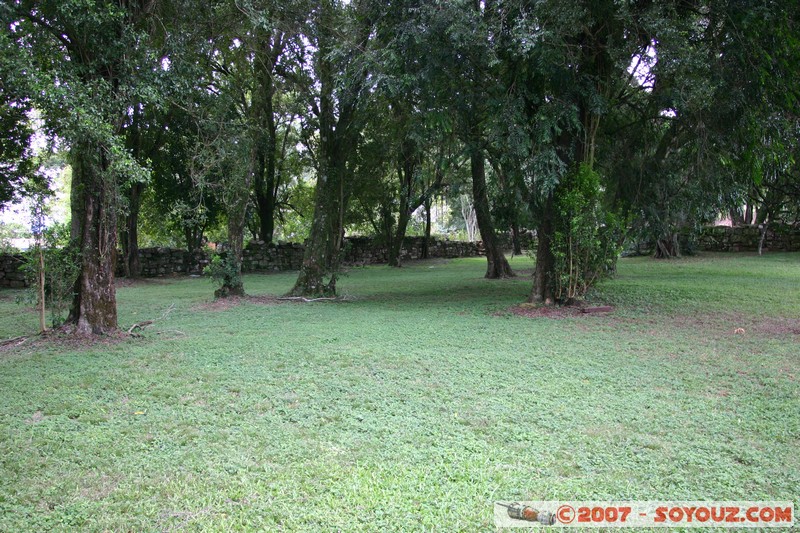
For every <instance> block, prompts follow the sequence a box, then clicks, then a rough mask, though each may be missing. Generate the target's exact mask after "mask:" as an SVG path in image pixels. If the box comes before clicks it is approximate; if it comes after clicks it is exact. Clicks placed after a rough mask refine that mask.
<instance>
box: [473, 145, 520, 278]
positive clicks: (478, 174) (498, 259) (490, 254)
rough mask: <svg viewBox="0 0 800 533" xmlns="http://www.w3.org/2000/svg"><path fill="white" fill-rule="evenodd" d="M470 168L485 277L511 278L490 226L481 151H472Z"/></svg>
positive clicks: (511, 275) (484, 168)
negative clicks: (484, 253)
mask: <svg viewBox="0 0 800 533" xmlns="http://www.w3.org/2000/svg"><path fill="white" fill-rule="evenodd" d="M470 168H471V171H472V200H473V202H474V204H475V216H476V218H477V220H478V230H479V231H480V233H481V240H482V241H483V248H484V250H485V251H486V262H487V265H486V276H485V277H487V278H490V279H497V278H508V277H513V276H514V273H513V272H512V271H511V266H509V264H508V261H507V260H506V257H505V255H504V254H503V250H502V249H501V248H500V246H499V245H498V243H497V237H496V236H495V234H494V226H493V224H492V215H491V212H490V209H489V196H488V194H487V192H486V166H485V162H484V159H483V151H482V150H480V149H473V150H472V153H471V154H470Z"/></svg>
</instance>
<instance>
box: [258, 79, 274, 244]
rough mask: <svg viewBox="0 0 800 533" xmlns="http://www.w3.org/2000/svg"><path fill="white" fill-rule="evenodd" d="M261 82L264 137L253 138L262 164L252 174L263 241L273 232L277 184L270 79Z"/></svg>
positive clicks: (270, 238) (269, 238)
mask: <svg viewBox="0 0 800 533" xmlns="http://www.w3.org/2000/svg"><path fill="white" fill-rule="evenodd" d="M264 78H266V80H265V81H263V82H262V83H263V84H264V85H266V87H264V88H263V90H264V91H266V92H267V94H265V95H264V101H263V106H264V109H263V111H262V113H263V119H262V120H263V121H264V124H265V130H266V131H265V133H266V138H265V139H263V140H262V139H255V141H256V142H258V143H259V150H260V151H261V153H260V154H259V155H260V156H261V161H262V165H261V168H260V169H259V172H258V173H257V174H256V175H255V176H254V184H255V196H256V207H257V208H258V221H259V235H258V236H259V238H260V239H261V240H262V241H264V242H272V238H273V234H274V233H275V206H276V204H277V195H278V184H277V175H276V172H275V170H276V165H275V158H276V150H277V141H276V135H277V127H276V125H275V116H274V114H273V106H272V93H273V92H274V90H273V88H272V81H271V79H270V77H269V76H264Z"/></svg>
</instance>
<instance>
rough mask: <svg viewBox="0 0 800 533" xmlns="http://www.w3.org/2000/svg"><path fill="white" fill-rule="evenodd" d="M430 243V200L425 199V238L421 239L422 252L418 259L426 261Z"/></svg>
mask: <svg viewBox="0 0 800 533" xmlns="http://www.w3.org/2000/svg"><path fill="white" fill-rule="evenodd" d="M430 242H431V199H430V198H426V199H425V238H424V239H422V251H421V252H420V257H421V258H422V259H427V258H428V254H429V253H430V252H429V248H430Z"/></svg>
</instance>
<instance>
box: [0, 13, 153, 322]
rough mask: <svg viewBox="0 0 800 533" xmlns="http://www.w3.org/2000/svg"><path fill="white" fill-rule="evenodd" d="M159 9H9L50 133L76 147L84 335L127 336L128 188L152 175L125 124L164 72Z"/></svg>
mask: <svg viewBox="0 0 800 533" xmlns="http://www.w3.org/2000/svg"><path fill="white" fill-rule="evenodd" d="M157 5H158V4H157V3H156V2H152V1H144V0H142V1H137V2H128V1H124V2H123V1H117V2H110V1H109V2H98V3H92V4H86V3H85V2H79V1H77V0H66V1H57V2H56V1H44V2H32V1H28V0H17V1H13V2H6V3H4V4H3V7H2V8H0V9H1V11H0V14H1V16H2V18H3V22H4V26H5V27H6V28H11V29H10V32H11V38H12V39H13V40H14V41H15V42H16V44H17V46H18V47H19V50H21V51H23V52H24V53H29V54H30V55H31V57H32V58H33V60H34V61H35V70H34V71H32V72H31V75H32V77H34V78H35V83H36V84H37V85H38V86H37V91H36V92H35V95H32V96H34V97H35V100H34V103H35V105H36V107H37V108H38V109H41V111H42V113H43V117H44V119H45V122H46V125H47V128H48V131H49V132H50V133H51V135H57V136H58V137H59V138H60V139H63V140H64V141H65V142H66V143H67V144H68V145H69V150H70V164H71V166H72V176H73V183H72V198H71V206H72V207H71V208H72V228H71V235H72V240H73V242H74V243H75V246H77V248H78V250H79V251H80V257H81V270H80V274H79V276H78V279H77V281H76V283H75V298H74V301H73V304H72V308H71V310H70V316H69V320H68V321H69V322H70V323H71V324H73V325H74V327H75V330H76V331H77V332H79V333H93V334H102V333H110V332H113V331H114V330H115V329H116V328H117V309H116V297H115V290H114V262H115V255H116V245H117V232H116V228H117V216H118V201H117V197H118V192H119V185H120V184H121V182H123V181H125V180H128V179H144V176H145V174H146V172H145V171H144V169H143V168H142V167H141V166H140V165H139V164H138V163H137V162H136V161H135V160H134V159H133V157H131V154H130V153H129V152H128V151H127V150H126V149H125V146H124V142H123V139H122V136H121V126H122V123H123V122H124V120H125V116H126V115H127V112H128V110H129V109H130V106H131V104H132V102H133V101H142V100H144V99H146V98H147V97H148V96H146V95H147V93H148V91H147V90H146V87H145V84H144V82H145V81H146V77H145V76H142V75H141V72H142V71H145V72H152V71H153V70H154V69H156V68H157V64H154V62H153V60H152V59H153V58H152V57H150V56H148V54H147V53H146V52H147V50H146V47H147V43H148V39H147V38H146V37H147V32H146V31H144V29H145V24H146V23H147V21H148V20H149V18H150V16H151V15H152V14H153V12H154V10H155V9H156V7H157Z"/></svg>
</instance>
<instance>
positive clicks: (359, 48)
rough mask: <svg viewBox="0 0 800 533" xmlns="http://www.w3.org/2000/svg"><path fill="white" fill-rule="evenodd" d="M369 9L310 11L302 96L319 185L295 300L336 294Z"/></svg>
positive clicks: (330, 1) (324, 6)
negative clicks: (308, 69) (314, 132)
mask: <svg viewBox="0 0 800 533" xmlns="http://www.w3.org/2000/svg"><path fill="white" fill-rule="evenodd" d="M372 7H373V6H372V5H371V4H370V2H367V1H354V2H351V3H347V4H345V3H339V2H336V1H334V0H322V1H321V2H320V4H319V5H318V7H317V8H316V9H314V11H313V12H312V17H311V24H310V30H309V32H308V35H307V37H308V38H309V40H311V42H312V44H313V58H312V64H313V69H314V77H313V80H312V81H311V83H310V85H308V86H307V88H306V92H305V94H306V95H307V96H310V97H311V99H310V100H309V102H308V107H309V108H310V109H311V110H313V113H314V116H315V117H316V119H317V121H318V122H317V126H318V129H319V139H318V146H317V147H316V154H315V155H316V166H317V184H316V190H315V193H314V216H313V220H312V223H311V232H310V235H309V238H308V241H307V242H306V250H305V256H304V258H303V264H302V266H301V268H300V274H299V275H298V277H297V281H296V282H295V285H294V287H293V288H292V290H291V291H290V294H292V295H294V296H331V295H335V294H336V272H337V270H338V262H339V253H340V250H341V246H342V238H343V236H344V235H343V234H344V213H345V210H346V207H347V203H348V200H349V196H350V193H351V190H350V187H349V184H348V176H349V175H350V172H351V169H350V168H349V164H350V163H351V162H352V158H353V156H354V154H355V152H356V149H357V147H358V145H359V138H360V132H361V128H362V127H363V121H364V115H363V111H364V106H365V102H366V99H367V97H368V94H369V93H368V89H369V84H368V72H369V69H368V67H367V53H368V51H369V49H370V44H371V35H372V29H373V25H374V23H373V13H372ZM315 88H318V90H319V92H318V93H317V94H315V92H316V91H315ZM326 277H327V279H326Z"/></svg>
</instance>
